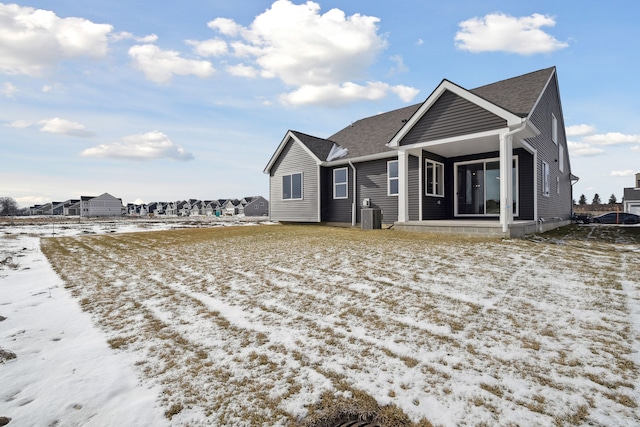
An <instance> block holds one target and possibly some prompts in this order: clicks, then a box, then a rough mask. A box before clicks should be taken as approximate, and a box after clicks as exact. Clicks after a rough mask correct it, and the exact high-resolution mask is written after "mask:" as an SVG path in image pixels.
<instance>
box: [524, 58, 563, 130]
mask: <svg viewBox="0 0 640 427" xmlns="http://www.w3.org/2000/svg"><path fill="white" fill-rule="evenodd" d="M554 78H556V70H555V69H554V70H553V72H552V73H551V75H550V76H549V79H547V83H545V85H544V87H543V88H542V90H541V91H540V94H539V95H538V99H536V102H535V103H534V104H533V107H531V111H530V112H529V115H528V116H527V118H528V119H530V118H531V116H532V115H533V113H534V111H536V108H538V104H539V103H540V100H541V99H542V97H543V96H544V94H545V92H546V91H547V88H548V87H549V84H550V83H551V80H553V79H554ZM556 87H557V85H556ZM556 95H557V96H558V100H559V99H560V93H556ZM560 111H562V107H561V108H560Z"/></svg>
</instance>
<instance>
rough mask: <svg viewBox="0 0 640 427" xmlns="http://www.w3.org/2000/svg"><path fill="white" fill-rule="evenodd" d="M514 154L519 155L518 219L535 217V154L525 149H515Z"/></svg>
mask: <svg viewBox="0 0 640 427" xmlns="http://www.w3.org/2000/svg"><path fill="white" fill-rule="evenodd" d="M513 154H514V155H517V156H518V201H519V203H520V207H519V208H518V209H519V210H520V211H519V216H518V219H529V220H532V219H534V218H533V205H534V190H535V188H534V187H535V186H534V182H533V167H534V166H533V155H532V154H530V153H529V152H528V151H526V150H523V149H521V148H520V149H516V150H513Z"/></svg>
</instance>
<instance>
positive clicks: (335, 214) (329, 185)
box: [321, 165, 360, 223]
mask: <svg viewBox="0 0 640 427" xmlns="http://www.w3.org/2000/svg"><path fill="white" fill-rule="evenodd" d="M344 167H346V168H347V176H348V178H347V195H348V197H347V198H346V199H334V198H333V171H334V170H335V169H342V168H344ZM356 167H357V166H356ZM321 173H322V178H321V179H322V221H323V222H344V223H351V220H352V218H351V209H352V203H353V170H352V168H351V166H349V165H347V166H338V167H333V168H322V171H321ZM359 206H360V205H358V209H359Z"/></svg>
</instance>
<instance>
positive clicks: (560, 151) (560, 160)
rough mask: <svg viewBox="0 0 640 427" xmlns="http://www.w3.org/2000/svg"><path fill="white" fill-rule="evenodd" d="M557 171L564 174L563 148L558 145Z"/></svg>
mask: <svg viewBox="0 0 640 427" xmlns="http://www.w3.org/2000/svg"><path fill="white" fill-rule="evenodd" d="M558 169H559V170H560V172H562V173H564V147H563V146H562V144H558Z"/></svg>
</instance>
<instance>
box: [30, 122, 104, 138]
mask: <svg viewBox="0 0 640 427" xmlns="http://www.w3.org/2000/svg"><path fill="white" fill-rule="evenodd" d="M38 124H39V125H41V127H40V131H42V132H49V133H57V134H60V135H68V136H77V137H81V138H88V137H91V136H94V135H95V133H94V132H91V131H88V130H86V129H85V127H84V125H82V124H80V123H76V122H72V121H70V120H65V119H60V118H58V117H55V118H53V119H45V120H40V121H39V122H38Z"/></svg>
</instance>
